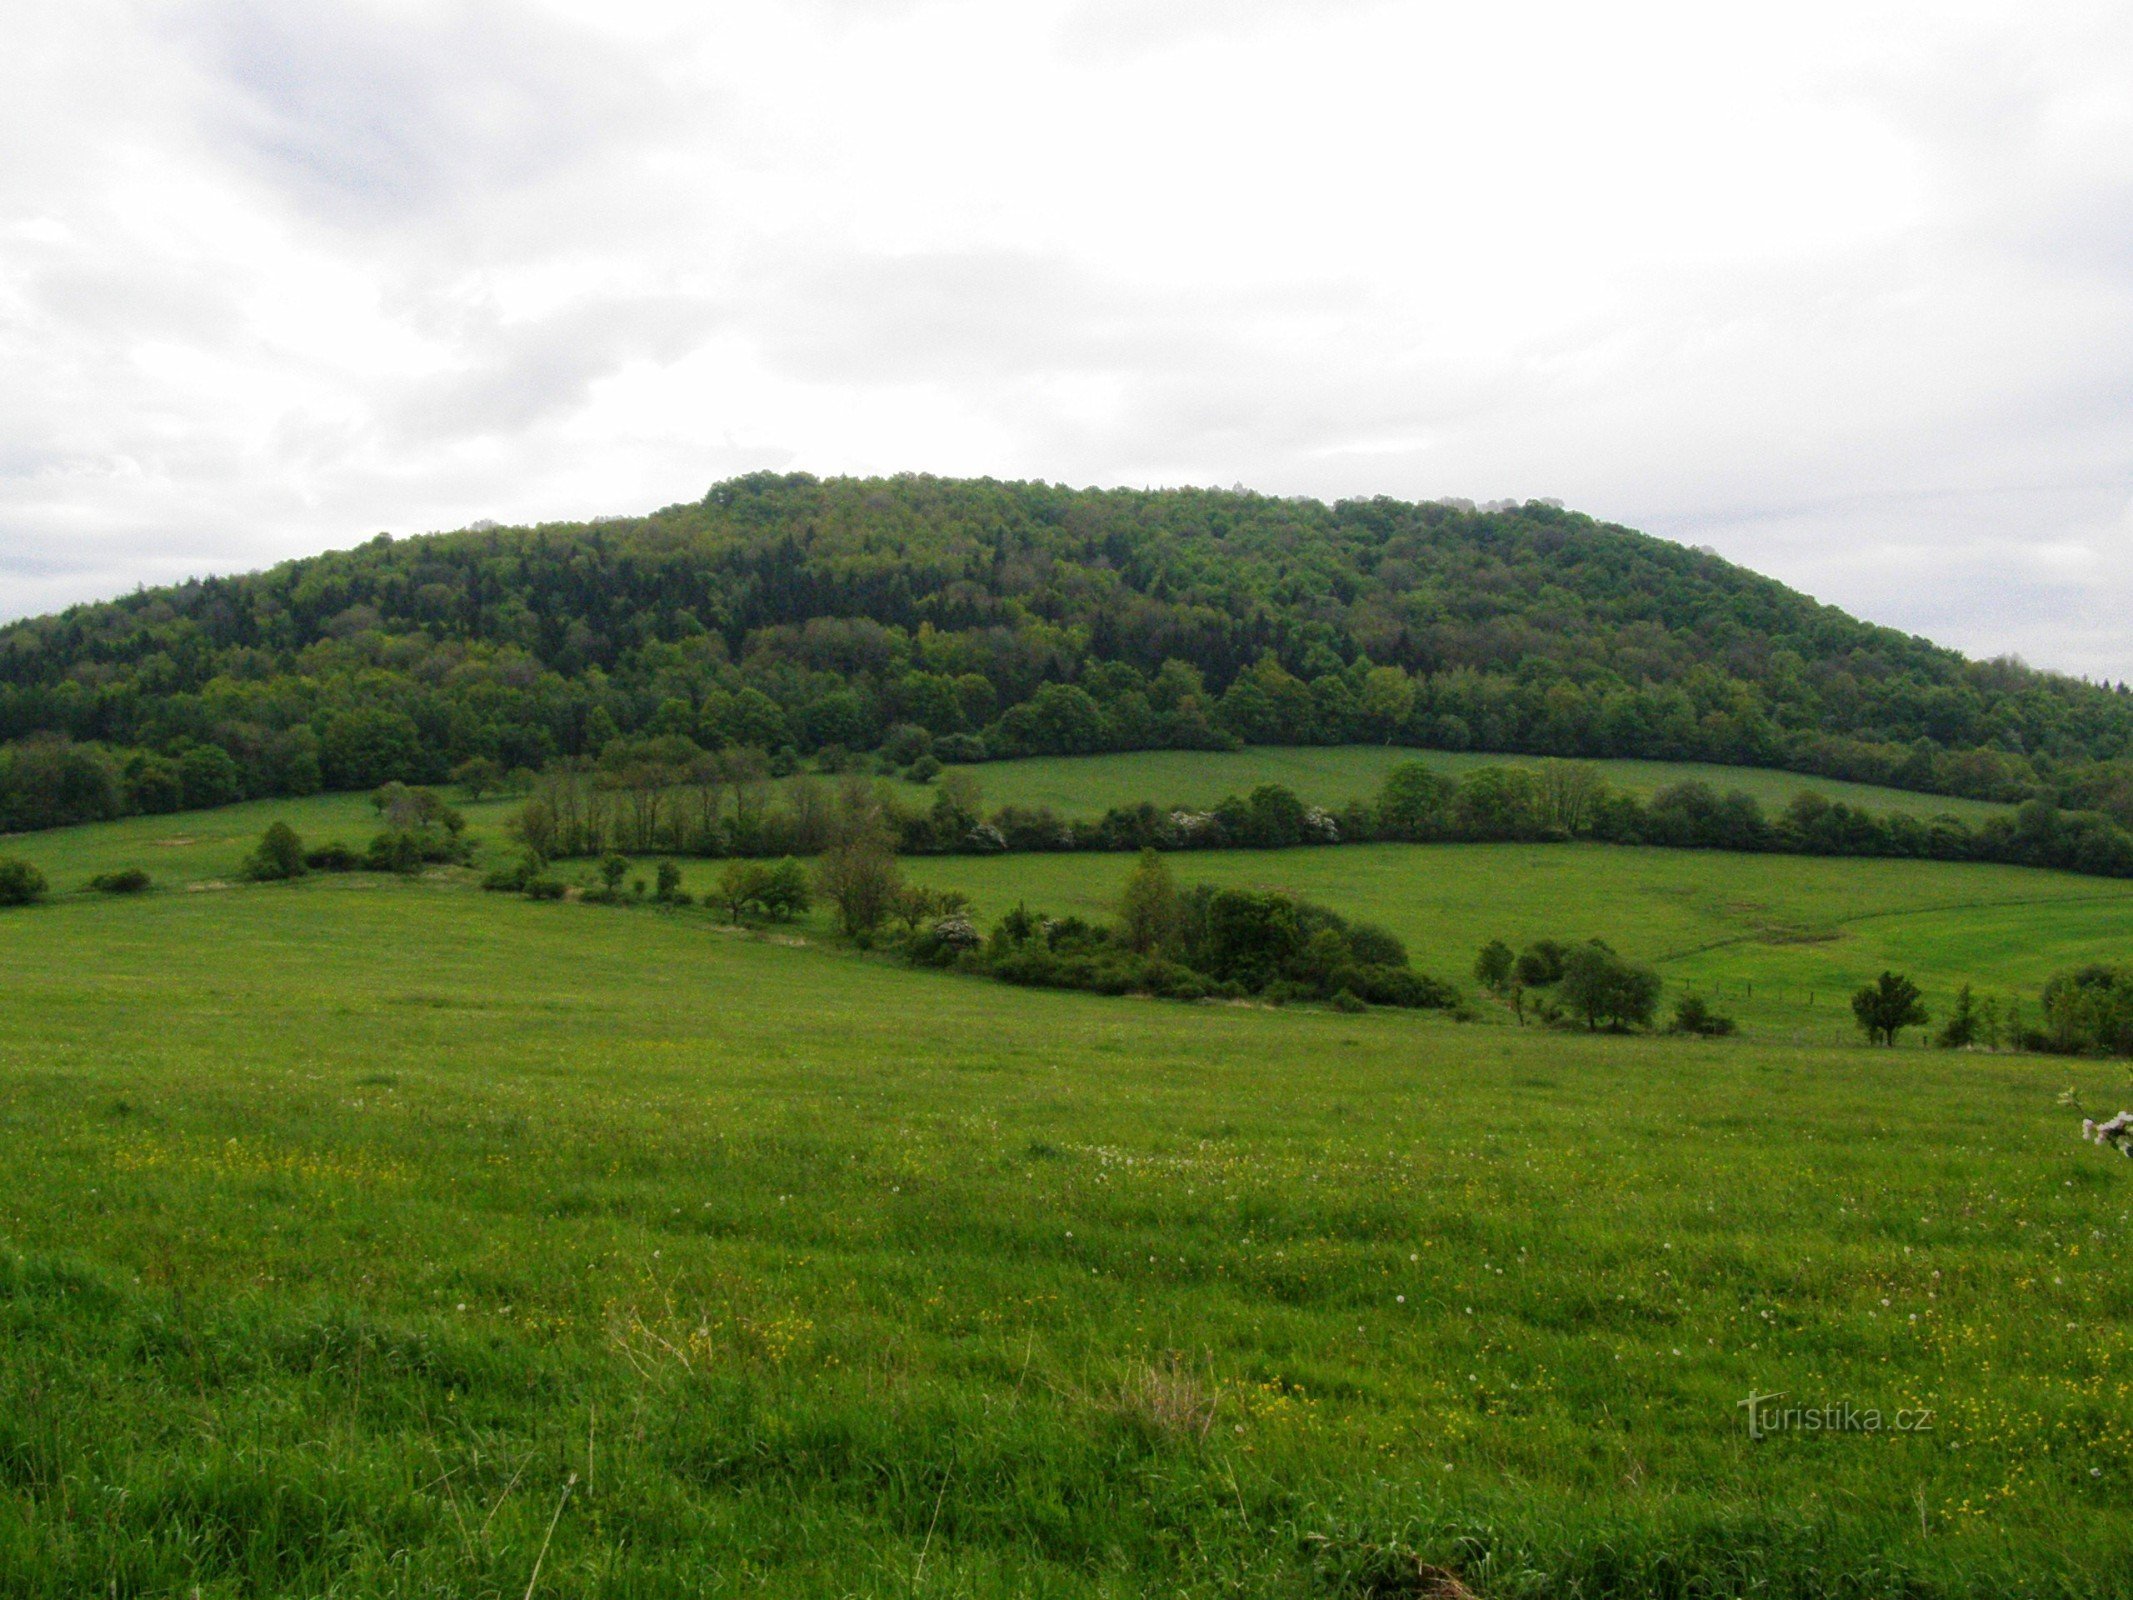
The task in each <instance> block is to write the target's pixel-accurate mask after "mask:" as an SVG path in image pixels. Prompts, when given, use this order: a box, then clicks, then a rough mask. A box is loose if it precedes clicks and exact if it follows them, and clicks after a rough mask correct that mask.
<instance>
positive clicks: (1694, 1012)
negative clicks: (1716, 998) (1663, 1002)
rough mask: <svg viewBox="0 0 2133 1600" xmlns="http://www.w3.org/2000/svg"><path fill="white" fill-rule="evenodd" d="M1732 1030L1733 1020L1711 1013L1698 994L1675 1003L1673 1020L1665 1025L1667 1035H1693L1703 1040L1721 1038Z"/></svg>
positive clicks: (1706, 1003)
mask: <svg viewBox="0 0 2133 1600" xmlns="http://www.w3.org/2000/svg"><path fill="white" fill-rule="evenodd" d="M1733 1029H1734V1022H1733V1019H1732V1018H1731V1017H1727V1016H1721V1015H1720V1014H1719V1013H1718V1012H1716V1011H1713V1010H1712V1009H1711V1005H1710V1002H1709V1001H1707V1000H1705V999H1704V997H1703V996H1702V995H1700V994H1685V995H1683V996H1682V997H1681V998H1680V999H1679V1000H1677V1001H1675V1002H1674V1020H1673V1021H1672V1022H1671V1023H1669V1024H1668V1025H1667V1032H1669V1033H1693V1034H1696V1035H1698V1036H1699V1037H1701V1038H1705V1039H1719V1038H1723V1037H1724V1036H1725V1035H1727V1034H1729V1033H1731V1032H1733Z"/></svg>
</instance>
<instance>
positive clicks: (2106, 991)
mask: <svg viewBox="0 0 2133 1600" xmlns="http://www.w3.org/2000/svg"><path fill="white" fill-rule="evenodd" d="M2023 1043H2025V1044H2028V1045H2030V1046H2031V1047H2032V1048H2041V1049H2045V1050H2050V1051H2054V1052H2056V1053H2058V1054H2061V1055H2102V1056H2133V969H2128V968H2125V967H2106V966H2087V967H2082V968H2080V969H2079V970H2077V971H2074V972H2062V973H2060V974H2059V975H2058V976H2057V977H2055V978H2053V979H2052V980H2051V981H2050V982H2049V983H2047V984H2045V986H2044V1026H2043V1028H2042V1029H2040V1030H2038V1031H2036V1032H2033V1033H2031V1034H2029V1035H2028V1036H2027V1037H2026V1038H2025V1039H2024V1040H2023Z"/></svg>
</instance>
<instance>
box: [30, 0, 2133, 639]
mask: <svg viewBox="0 0 2133 1600" xmlns="http://www.w3.org/2000/svg"><path fill="white" fill-rule="evenodd" d="M0 14H4V15H5V16H6V17H7V22H8V27H7V35H8V48H7V51H6V52H5V56H4V58H0V616H9V615H19V614H23V613H28V612H35V611H41V610H46V609H49V608H52V607H55V606H58V605H60V604H63V603H66V602H69V601H73V600H79V599H87V598H95V597H100V596H105V595H110V594H115V593H119V592H123V591H125V590H128V589H130V588H132V587H133V586H134V585H135V584H136V583H140V582H148V583H155V582H161V581H166V580H169V579H173V578H178V577H183V576H186V575H190V574H196V573H204V572H211V571H237V570H243V569H247V568H251V567H255V566H260V565H264V564H266V563H268V562H271V561H274V560H277V559H280V558H282V557H285V556H290V555H297V554H303V553H306V552H310V551H313V550H317V549H322V548H327V547H331V546H337V545H346V544H351V543H354V542H355V541H357V540H358V539H361V538H364V537H367V536H368V535H370V534H371V533H373V532H376V531H378V530H380V529H389V530H391V531H393V532H395V533H401V534H405V533H418V532H423V531H426V530H430V529H437V528H449V527H457V526H461V525H463V524H465V523H467V522H470V521H472V520H475V519H477V518H483V517H489V518H495V519H498V520H500V521H507V522H508V521H529V520H543V519H555V518H564V517H583V516H590V515H599V514H618V513H628V512H639V511H645V510H649V509H652V508H654V507H656V506H660V505H664V504H668V503H670V502H673V501H676V500H684V499H694V498H696V497H698V496H700V495H701V494H702V493H703V492H704V490H705V488H707V487H708V486H709V485H710V484H711V483H712V482H714V481H715V480H717V479H719V478H722V477H727V476H730V475H732V474H734V473H736V472H742V471H747V470H751V469H754V468H758V467H774V468H784V469H789V468H805V469H807V470H810V471H813V472H818V473H825V474H827V473H838V472H859V473H874V472H895V471H901V470H920V471H929V472H936V473H951V474H965V473H971V474H976V473H984V474H991V475H994V476H1001V477H1037V478H1044V479H1049V480H1053V481H1058V482H1066V483H1072V484H1133V485H1140V484H1167V483H1199V484H1223V485H1227V484H1230V483H1236V482H1241V483H1244V484H1247V485H1249V486H1251V487H1253V488H1257V489H1262V490H1266V491H1268V492H1272V493H1281V494H1312V495H1318V496H1321V497H1324V498H1327V499H1332V498H1336V497H1338V496H1342V495H1358V494H1375V493H1385V494H1394V495H1398V496H1401V497H1403V498H1432V497H1435V496H1439V495H1465V496H1469V497H1471V498H1474V499H1477V500H1486V499H1494V498H1498V497H1504V496H1515V497H1519V498H1524V497H1527V496H1540V495H1553V496H1557V497H1560V498H1562V499H1563V500H1565V501H1566V502H1568V503H1569V504H1570V505H1572V506H1574V507H1577V508H1580V509H1583V510H1587V511H1590V512H1592V513H1594V514H1595V515H1598V516H1602V517H1606V518H1610V519H1613V520H1616V521H1621V522H1626V523H1629V524H1631V525H1633V526H1638V527H1643V528H1646V529H1649V530H1650V531H1652V532H1655V533H1661V534H1664V535H1667V536H1669V537H1672V538H1677V539H1681V540H1683V541H1686V542H1689V543H1695V544H1709V545H1713V546H1715V547H1717V548H1718V549H1719V550H1721V551H1723V552H1724V553H1725V554H1727V555H1728V556H1731V557H1733V558H1734V559H1736V560H1738V561H1741V562H1744V563H1746V564H1748V565H1750V566H1754V567H1757V568H1759V569H1761V570H1763V571H1765V572H1769V573H1772V574H1774V575H1776V576H1778V577H1781V578H1783V579H1785V580H1786V581H1788V582H1791V583H1794V584H1796V585H1798V586H1800V587H1802V588H1804V589H1806V590H1808V591H1809V592H1810V593H1813V594H1815V595H1817V596H1819V597H1820V598H1823V599H1825V600H1829V601H1833V602H1835V603H1837V604H1840V605H1843V606H1845V607H1847V608H1848V609H1851V610H1853V611H1856V612H1859V613H1862V614H1864V615H1866V616H1869V617H1872V618H1874V619H1876V620H1879V621H1884V622H1889V623H1893V624H1895V625H1898V626H1901V627H1904V628H1908V629H1911V630H1914V631H1918V632H1922V633H1926V634H1928V635H1930V636H1932V637H1935V638H1938V639H1941V640H1943V641H1945V642H1948V643H1951V644H1955V645H1958V646H1960V647H1962V648H1964V649H1966V650H1969V651H1971V652H1973V653H1978V654H1996V653H1999V652H2001V651H2016V652H2019V653H2020V654H2021V655H2023V656H2024V657H2026V658H2028V659H2029V660H2030V661H2032V662H2034V663H2036V664H2038V665H2043V666H2051V667H2057V668H2062V669H2066V670H2070V671H2076V672H2085V673H2088V674H2091V675H2093V676H2108V677H2111V678H2114V679H2115V678H2120V677H2129V678H2133V631H2129V628H2128V624H2127V619H2128V618H2129V617H2133V7H2129V6H2128V5H2126V4H2125V3H2124V0H2112V3H2108V4H2105V3H2098V4H2081V3H2070V4H2055V3H2051V0H2040V3H2037V4H2032V5H2029V6H2014V5H2010V4H2006V3H2004V0H1993V3H1991V4H1978V5H1967V4H1962V3H1950V0H1933V3H1930V4H1917V5H1876V4H1873V3H1862V0H1842V3H1840V4H1819V3H1814V0H1808V3H1787V4H1784V5H1735V6H1714V5H1710V4H1708V3H1699V4H1693V5H1682V6H1658V5H1640V4H1624V3H1620V0H1618V3H1616V4H1612V5H1607V6H1596V5H1593V4H1591V3H1590V0H1575V3H1570V4H1518V3H1503V0H1495V3H1492V4H1487V5H1477V4H1473V3H1471V0H1462V3H1459V4H1455V5H1450V4H1448V5H1439V4H1414V3H1385V4H1371V3H1366V0H1295V3H1290V0H992V3H989V4H961V3H943V4H926V3H919V0H909V3H897V0H872V3H865V0H787V3H782V4H744V3H731V4H717V3H714V4H710V5H704V4H700V3H698V4H688V3H654V0H591V3H584V4H576V3H562V0H555V3H535V0H516V3H501V0H497V3H482V0H409V3H391V0H384V3H354V0H352V3H345V4H333V3H315V4H305V5H290V4H287V3H280V0H250V3H231V0H203V3H199V4H145V3H132V4H129V3H124V0H67V3H66V4H64V5H36V4H32V3H30V0H14V3H13V4H8V5H6V6H5V8H4V12H0Z"/></svg>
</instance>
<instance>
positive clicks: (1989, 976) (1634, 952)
mask: <svg viewBox="0 0 2133 1600" xmlns="http://www.w3.org/2000/svg"><path fill="white" fill-rule="evenodd" d="M1171 865H1172V869H1173V870H1174V871H1175V872H1176V874H1177V876H1178V880H1179V881H1180V882H1181V883H1216V884H1222V885H1225V886H1237V885H1243V886H1250V887H1259V888H1280V889H1286V890H1289V891H1291V892H1293V893H1296V894H1299V895H1302V896H1303V897H1305V898H1306V899H1311V900H1316V901H1318V902H1319V903H1320V904H1322V905H1327V906H1331V907H1333V908H1334V909H1335V910H1337V911H1340V912H1342V913H1343V914H1344V915H1348V916H1353V917H1360V918H1363V919H1365V920H1367V921H1371V922H1377V923H1380V924H1382V925H1383V926H1385V927H1387V928H1390V929H1391V930H1392V931H1393V932H1395V933H1397V934H1399V935H1400V937H1401V938H1402V939H1403V940H1405V941H1406V942H1407V945H1408V949H1409V951H1410V953H1411V954H1412V956H1413V958H1414V961H1415V964H1416V965H1417V966H1419V967H1421V968H1422V969H1423V970H1424V971H1426V972H1431V973H1435V974H1437V975H1439V976H1442V977H1447V978H1451V979H1453V980H1455V981H1458V982H1461V983H1466V984H1468V985H1469V987H1471V980H1470V978H1469V973H1470V972H1471V970H1472V968H1473V963H1474V955H1475V952H1476V951H1477V950H1478V949H1479V948H1480V947H1481V945H1482V944H1483V943H1485V942H1486V941H1487V940H1489V939H1491V938H1502V939H1504V940H1505V941H1506V942H1508V943H1509V944H1510V945H1511V946H1512V947H1513V948H1514V949H1516V948H1521V947H1523V946H1524V945H1525V944H1527V943H1528V942H1530V941H1531V940H1534V939H1539V938H1558V939H1564V940H1572V939H1587V938H1595V937H1597V938H1604V939H1606V940H1607V941H1608V942H1609V943H1611V944H1613V945H1614V946H1615V947H1616V948H1617V949H1618V950H1620V951H1621V952H1622V953H1623V954H1625V955H1628V956H1631V957H1633V958H1635V959H1637V960H1640V961H1646V962H1650V963H1651V964H1653V965H1655V966H1656V967H1658V969H1659V970H1660V972H1661V973H1662V974H1663V975H1664V976H1665V977H1666V978H1667V979H1668V980H1669V989H1670V990H1671V991H1673V992H1679V991H1680V990H1681V989H1682V988H1684V987H1689V986H1693V987H1695V988H1696V989H1698V990H1699V991H1700V992H1702V993H1704V994H1706V995H1715V996H1717V997H1718V998H1719V999H1720V1000H1721V1001H1722V1002H1723V1004H1722V1007H1721V1009H1723V1010H1726V1011H1727V1012H1729V1013H1730V1014H1732V1015H1734V1016H1736V1017H1737V1018H1738V1019H1739V1020H1740V1021H1741V1023H1742V1024H1743V1025H1744V1026H1746V1027H1748V1028H1750V1029H1753V1030H1755V1031H1757V1032H1759V1033H1766V1034H1769V1035H1771V1036H1774V1037H1781V1038H1786V1039H1791V1040H1794V1041H1796V1042H1801V1043H1816V1042H1819V1043H1831V1042H1841V1041H1842V1040H1843V1039H1844V1038H1845V1036H1846V1035H1847V1034H1848V1032H1849V1030H1850V1029H1851V1026H1852V1022H1851V1014H1850V1012H1849V1011H1848V1010H1847V1009H1846V1001H1847V997H1848V996H1849V995H1850V994H1851V992H1852V991H1853V990H1854V989H1856V988H1858V987H1859V986H1860V985H1861V984H1863V983H1866V982H1868V981H1870V980H1871V979H1872V978H1873V977H1874V976H1875V975H1876V974H1877V973H1879V972H1881V971H1882V970H1883V969H1884V968H1890V967H1893V968H1895V969H1897V970H1900V971H1905V972H1908V973H1910V974H1911V976H1912V977H1913V978H1914V979H1915V980H1916V981H1917V982H1918V983H1919V984H1920V986H1921V987H1922V988H1923V989H1924V990H1925V991H1926V998H1927V1003H1928V1005H1929V1006H1931V1007H1934V1008H1936V1009H1940V1008H1944V1007H1945V1006H1946V1004H1947V1002H1948V1001H1949V1000H1950V999H1951V998H1952V997H1953V995H1954V992H1955V990H1956V988H1957V986H1958V985H1960V984H1964V983H1969V984H1972V985H1974V986H1975V987H1976V988H1977V990H1978V992H1979V994H1980V995H1981V996H1982V995H1984V994H1988V993H1989V994H1997V995H2002V996H2014V995H2017V994H2019V995H2023V996H2026V997H2027V998H2028V999H2029V1000H2030V1001H2031V1002H2032V1010H2031V1016H2032V1018H2034V1016H2035V1010H2034V1005H2033V1002H2034V999H2035V996H2036V993H2037V991H2038V990H2039V989H2040V988H2041V987H2042V986H2043V983H2044V980H2045V979H2046V978H2048V977H2050V976H2051V975H2052V974H2053V973H2055V972H2061V971H2065V970H2067V969H2069V968H2072V967H2076V966H2079V965H2081V964H2083V963H2085V962H2090V961H2109V960H2123V959H2124V958H2125V955H2126V951H2127V946H2128V943H2129V939H2133V882H2127V881H2124V880H2119V879H2109V878H2086V877H2079V876H2076V875H2075V874H2072V873H2060V872H2039V871H2036V870H2033V869H2030V868H2025V867H2004V866H1997V865H1992V864H1987V863H1975V862H1961V863H1955V862H1931V861H1859V860H1842V859H1835V858H1829V857H1814V856H1752V855H1731V854H1727V853H1724V852H1721V851H1710V850H1651V849H1637V848H1628V847H1624V846H1617V845H1590V844H1578V845H1482V844H1476V845H1392V844H1388V845H1344V846H1341V847H1339V848H1337V849H1303V850H1275V851H1250V850H1232V851H1219V852H1217V851H1208V852H1201V853H1197V854H1186V855H1178V856H1173V857H1172V858H1171ZM909 866H910V870H911V871H912V872H913V873H914V874H915V875H916V876H918V877H919V878H921V879H922V880H924V881H926V882H929V883H934V884H938V885H940V886H942V887H951V888H957V889H961V890H963V891H964V892H965V893H967V894H969V895H970V896H971V897H972V898H973V900H974V901H975V902H976V904H977V905H978V907H979V908H980V910H981V911H982V912H989V913H997V912H999V911H1002V910H1005V909H1006V908H1007V907H1008V906H1010V905H1012V904H1014V903H1015V902H1016V901H1017V900H1026V901H1027V902H1028V903H1029V905H1030V906H1031V908H1032V909H1036V910H1045V911H1050V912H1052V913H1054V914H1065V913H1067V912H1070V911H1071V912H1078V913H1080V914H1082V915H1084V916H1105V915H1109V914H1110V913H1111V911H1112V909H1113V906H1114V904H1115V902H1116V899H1117V895H1118V890H1119V887H1120V886H1121V885H1122V884H1123V883H1124V881H1125V878H1126V874H1127V873H1128V872H1130V871H1131V870H1132V867H1133V860H1132V858H1131V857H1130V856H1125V855H1071V856H1069V855H1046V856H992V857H969V856H959V857H942V858H934V859H929V860H923V861H916V862H912V863H910V864H909ZM1913 1037H1914V1038H1916V1037H1917V1035H1913Z"/></svg>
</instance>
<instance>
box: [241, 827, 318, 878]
mask: <svg viewBox="0 0 2133 1600" xmlns="http://www.w3.org/2000/svg"><path fill="white" fill-rule="evenodd" d="M307 870H308V868H306V866H305V864H304V842H303V840H301V839H299V838H298V837H297V836H296V830H295V829H294V828H292V827H290V826H289V825H288V824H287V823H286V822H273V823H269V824H268V825H267V831H266V832H265V833H263V834H261V835H260V837H259V845H258V847H257V848H256V849H254V850H253V852H252V854H251V856H250V858H249V859H248V860H247V861H246V862H245V864H244V875H245V876H246V877H248V878H250V879H252V880H253V882H255V883H275V882H279V881H281V880H283V879H287V878H301V877H302V876H303V875H304V873H305V872H306V871H307Z"/></svg>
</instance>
